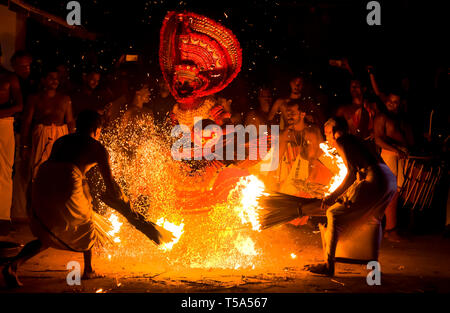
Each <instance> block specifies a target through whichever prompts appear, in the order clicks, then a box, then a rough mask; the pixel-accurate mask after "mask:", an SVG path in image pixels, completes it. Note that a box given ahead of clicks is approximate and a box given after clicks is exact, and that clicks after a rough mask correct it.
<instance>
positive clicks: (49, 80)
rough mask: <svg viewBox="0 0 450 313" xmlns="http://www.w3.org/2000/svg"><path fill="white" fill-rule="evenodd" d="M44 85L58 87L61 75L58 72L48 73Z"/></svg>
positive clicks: (52, 87) (50, 87) (49, 87)
mask: <svg viewBox="0 0 450 313" xmlns="http://www.w3.org/2000/svg"><path fill="white" fill-rule="evenodd" d="M44 85H45V87H46V88H47V89H52V90H54V89H56V88H58V85H59V75H58V72H50V73H48V74H47V76H46V77H45V80H44Z"/></svg>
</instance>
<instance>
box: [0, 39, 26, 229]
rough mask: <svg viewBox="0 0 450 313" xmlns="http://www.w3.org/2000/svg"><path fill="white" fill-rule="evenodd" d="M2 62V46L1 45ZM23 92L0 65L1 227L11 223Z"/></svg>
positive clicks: (15, 80)
mask: <svg viewBox="0 0 450 313" xmlns="http://www.w3.org/2000/svg"><path fill="white" fill-rule="evenodd" d="M0 62H1V47H0ZM22 107H23V105H22V94H21V92H20V85H19V80H18V79H17V76H15V75H14V73H11V72H9V71H8V70H6V69H5V68H4V67H2V66H0V151H1V153H0V226H1V227H0V229H1V230H2V231H3V230H5V229H6V227H3V225H1V223H9V220H10V217H11V203H12V192H13V181H12V169H13V164H14V149H15V144H14V128H13V124H14V114H15V113H17V112H20V111H22Z"/></svg>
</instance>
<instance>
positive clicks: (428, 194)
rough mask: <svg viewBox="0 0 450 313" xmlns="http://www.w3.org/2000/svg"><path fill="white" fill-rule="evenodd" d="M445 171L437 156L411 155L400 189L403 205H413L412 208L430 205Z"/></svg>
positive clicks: (420, 208) (404, 169)
mask: <svg viewBox="0 0 450 313" xmlns="http://www.w3.org/2000/svg"><path fill="white" fill-rule="evenodd" d="M399 170H400V169H399ZM443 171H444V168H443V164H442V163H441V160H439V159H437V158H435V157H427V156H409V157H408V159H407V160H406V162H405V166H404V168H403V176H404V182H403V185H402V187H401V189H400V199H401V200H402V201H403V206H411V210H414V209H416V208H418V209H419V210H423V209H424V208H427V207H430V206H431V203H432V201H433V196H434V191H435V188H436V185H437V184H438V182H439V180H440V179H441V177H442V174H443Z"/></svg>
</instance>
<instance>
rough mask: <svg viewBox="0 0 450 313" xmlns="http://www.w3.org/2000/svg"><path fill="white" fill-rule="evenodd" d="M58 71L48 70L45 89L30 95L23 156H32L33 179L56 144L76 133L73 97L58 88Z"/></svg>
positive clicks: (54, 69) (44, 82)
mask: <svg viewBox="0 0 450 313" xmlns="http://www.w3.org/2000/svg"><path fill="white" fill-rule="evenodd" d="M58 84H59V81H58V71H57V69H56V68H51V67H50V68H48V69H47V70H46V72H45V73H44V76H43V78H42V85H43V90H42V91H40V92H38V93H36V94H33V95H30V97H28V101H27V104H26V106H25V110H24V114H23V124H22V131H21V155H22V159H23V160H27V159H29V158H30V157H31V158H30V161H31V174H32V179H34V178H35V176H36V174H37V171H38V169H39V166H40V165H41V164H42V163H44V162H45V161H46V160H47V159H48V157H49V156H50V153H51V151H52V146H53V143H54V142H55V141H56V140H57V139H58V138H59V137H62V136H64V135H67V134H68V133H69V132H70V133H72V132H74V131H75V122H74V119H73V116H72V103H71V101H70V98H69V96H67V95H64V94H62V93H60V92H59V91H58V90H57V89H58Z"/></svg>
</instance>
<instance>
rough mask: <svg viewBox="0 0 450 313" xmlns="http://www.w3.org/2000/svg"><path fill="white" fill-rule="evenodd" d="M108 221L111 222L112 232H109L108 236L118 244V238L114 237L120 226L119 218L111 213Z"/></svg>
mask: <svg viewBox="0 0 450 313" xmlns="http://www.w3.org/2000/svg"><path fill="white" fill-rule="evenodd" d="M109 221H110V222H111V225H112V230H110V231H109V232H108V234H109V235H110V236H111V237H113V240H114V242H120V238H119V236H116V234H117V233H118V232H119V231H120V227H121V226H122V223H121V222H119V217H118V216H117V215H116V214H114V213H111V216H110V217H109Z"/></svg>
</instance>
